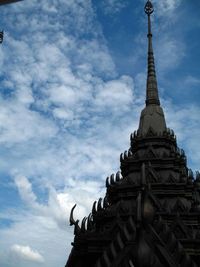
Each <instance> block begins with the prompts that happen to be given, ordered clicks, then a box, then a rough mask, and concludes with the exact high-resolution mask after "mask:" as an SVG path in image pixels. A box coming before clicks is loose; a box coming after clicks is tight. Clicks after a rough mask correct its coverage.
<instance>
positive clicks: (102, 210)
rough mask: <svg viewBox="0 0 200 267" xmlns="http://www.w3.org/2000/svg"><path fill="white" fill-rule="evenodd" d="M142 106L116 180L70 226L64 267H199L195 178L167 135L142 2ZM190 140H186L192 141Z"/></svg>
mask: <svg viewBox="0 0 200 267" xmlns="http://www.w3.org/2000/svg"><path fill="white" fill-rule="evenodd" d="M145 13H146V14H147V17H148V34H147V37H148V70H147V84H146V106H145V108H144V109H143V110H142V112H141V116H140V122H139V128H138V130H137V131H135V132H134V133H133V134H131V138H130V139H131V142H130V148H129V150H128V151H125V152H124V153H123V154H121V156H120V164H121V166H120V167H121V172H118V173H117V174H116V175H114V174H112V175H111V176H110V177H108V178H107V179H106V188H107V191H106V195H105V198H104V199H101V198H100V199H99V200H98V201H97V202H96V201H95V202H94V204H93V208H92V211H91V213H90V214H89V216H88V217H87V218H86V217H85V218H83V220H82V222H81V223H79V221H78V220H75V219H74V216H73V211H74V208H75V206H74V207H73V208H72V211H71V215H70V224H71V225H74V235H75V237H74V242H73V243H72V246H73V248H72V251H71V253H70V255H69V258H68V261H67V264H66V267H178V266H181V267H199V266H200V174H199V172H197V173H196V177H194V175H193V172H192V171H191V170H189V169H188V167H187V160H186V155H185V153H184V151H183V150H182V149H180V148H179V147H178V146H177V142H176V136H175V134H174V131H173V130H171V129H169V128H167V126H166V122H165V116H164V112H163V109H162V107H161V106H160V100H159V94H158V87H157V80H156V72H155V64H154V55H153V46H152V31H151V14H152V13H153V5H152V3H151V2H150V1H147V3H146V5H145ZM191 138H192V137H191Z"/></svg>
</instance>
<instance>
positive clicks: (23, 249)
mask: <svg viewBox="0 0 200 267" xmlns="http://www.w3.org/2000/svg"><path fill="white" fill-rule="evenodd" d="M11 252H12V253H13V254H14V255H15V256H16V257H17V258H18V257H19V258H21V259H23V260H28V261H34V262H37V263H43V262H44V258H43V257H42V255H40V253H39V252H38V251H36V250H33V249H31V248H30V247H29V246H21V245H17V244H16V245H13V246H12V247H11ZM16 264H17V261H16Z"/></svg>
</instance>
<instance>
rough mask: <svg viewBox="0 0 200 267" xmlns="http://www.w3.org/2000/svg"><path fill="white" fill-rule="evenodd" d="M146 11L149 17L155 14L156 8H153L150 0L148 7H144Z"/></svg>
mask: <svg viewBox="0 0 200 267" xmlns="http://www.w3.org/2000/svg"><path fill="white" fill-rule="evenodd" d="M144 11H145V13H146V14H147V15H151V14H152V13H153V12H154V8H153V5H152V3H151V1H149V0H148V1H147V2H146V5H145V7H144Z"/></svg>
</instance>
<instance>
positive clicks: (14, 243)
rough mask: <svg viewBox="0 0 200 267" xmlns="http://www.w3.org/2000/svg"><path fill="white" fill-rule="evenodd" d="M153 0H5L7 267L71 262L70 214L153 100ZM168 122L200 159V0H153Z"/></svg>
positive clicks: (98, 191) (85, 203) (0, 53)
mask: <svg viewBox="0 0 200 267" xmlns="http://www.w3.org/2000/svg"><path fill="white" fill-rule="evenodd" d="M144 3H145V1H144V0H100V1H99V0H98V1H97V0H42V1H41V0H24V1H23V2H21V3H16V4H13V5H7V6H1V7H0V8H1V19H0V28H2V29H4V32H5V36H4V43H3V44H2V45H1V46H0V267H14V266H16V265H17V266H19V267H27V266H28V267H36V266H37V267H38V266H41V267H42V266H43V267H55V266H57V267H58V266H62V267H63V266H64V264H65V262H66V260H67V257H68V254H69V252H70V246H71V245H70V243H71V241H72V240H73V229H71V228H70V227H69V222H68V217H69V212H70V210H71V207H72V206H73V205H74V203H77V206H78V208H77V210H76V212H75V216H76V218H79V219H80V218H81V217H82V216H84V215H86V214H87V213H88V212H89V211H90V209H91V206H92V203H93V201H94V200H96V199H98V198H99V197H100V196H103V195H104V184H105V179H106V176H108V175H110V174H111V173H115V172H117V171H118V170H119V155H120V153H121V152H123V151H124V150H126V149H127V148H129V136H130V133H131V132H133V131H134V130H136V129H137V127H138V119H139V114H140V110H141V109H142V108H143V107H144V97H145V82H146V80H145V79H146V50H147V38H146V31H147V20H146V16H145V14H144V11H143V7H144ZM154 4H155V13H154V15H153V33H154V50H155V57H156V69H157V76H158V84H159V90H160V97H161V102H162V106H163V108H164V111H165V115H166V120H167V125H168V127H170V128H172V129H174V131H175V133H176V135H177V139H178V144H179V146H180V147H181V148H184V150H185V151H186V153H187V157H188V165H189V167H190V168H192V169H193V170H194V171H195V170H198V168H200V164H199V163H200V162H199V160H200V149H199V138H200V106H199V101H200V67H199V62H200V49H199V45H200V38H199V36H200V35H199V32H200V1H199V0H191V1H187V0H154Z"/></svg>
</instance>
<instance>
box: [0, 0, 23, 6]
mask: <svg viewBox="0 0 200 267" xmlns="http://www.w3.org/2000/svg"><path fill="white" fill-rule="evenodd" d="M21 1H23V0H0V6H2V5H7V4H12V3H16V2H21Z"/></svg>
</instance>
